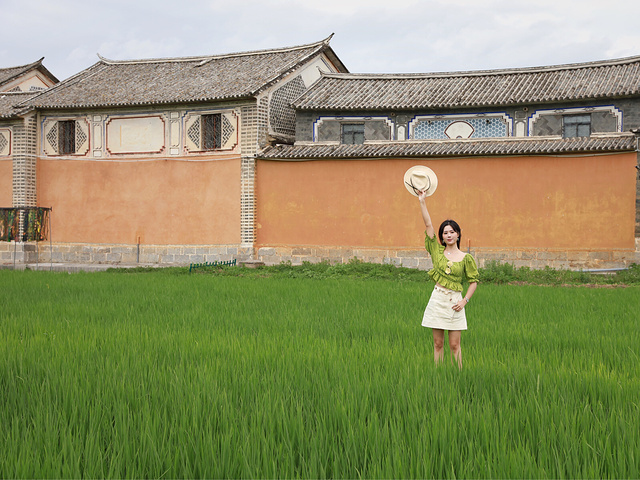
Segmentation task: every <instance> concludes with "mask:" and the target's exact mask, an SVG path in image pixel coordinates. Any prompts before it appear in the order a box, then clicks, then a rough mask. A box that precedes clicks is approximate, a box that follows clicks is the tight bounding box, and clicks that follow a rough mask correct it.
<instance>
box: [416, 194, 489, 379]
mask: <svg viewBox="0 0 640 480" xmlns="http://www.w3.org/2000/svg"><path fill="white" fill-rule="evenodd" d="M426 197H427V193H426V192H425V191H424V190H420V191H419V192H418V200H419V201H420V210H421V211H422V218H423V220H424V225H425V227H426V230H425V234H426V238H425V242H424V243H425V247H426V249H427V251H428V252H429V254H430V255H431V260H432V261H433V269H432V270H430V271H429V276H431V278H432V279H433V281H435V282H436V286H435V287H434V289H433V293H432V294H431V298H430V299H429V303H428V305H427V308H426V310H425V311H424V317H423V319H422V326H423V327H430V328H431V329H432V331H433V348H434V350H433V358H434V360H435V362H436V364H438V363H440V362H441V361H442V360H443V359H444V332H445V330H446V331H448V332H449V334H448V337H449V350H450V351H451V355H452V357H453V358H455V360H456V362H457V363H458V368H462V351H461V350H460V337H461V333H462V330H466V329H467V318H466V315H465V310H464V309H465V307H466V306H467V304H468V303H469V301H470V300H471V297H472V296H473V294H474V292H475V291H476V288H477V287H478V267H477V266H476V262H475V260H474V259H473V257H472V256H471V255H470V254H467V253H464V252H462V251H461V250H460V237H461V231H460V226H459V225H458V224H457V223H456V222H454V221H453V220H445V221H444V222H442V225H440V229H439V231H438V238H439V239H440V243H438V241H437V240H436V238H435V235H436V232H435V229H434V228H433V223H432V222H431V216H430V215H429V210H427V205H426V203H425V199H426ZM465 279H466V280H467V281H468V282H469V288H468V289H467V293H466V294H465V295H464V296H463V295H462V282H463V280H465Z"/></svg>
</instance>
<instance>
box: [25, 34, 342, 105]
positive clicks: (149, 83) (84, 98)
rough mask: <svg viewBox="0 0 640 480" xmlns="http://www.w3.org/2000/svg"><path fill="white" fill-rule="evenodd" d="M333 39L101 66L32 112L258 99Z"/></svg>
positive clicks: (51, 93)
mask: <svg viewBox="0 0 640 480" xmlns="http://www.w3.org/2000/svg"><path fill="white" fill-rule="evenodd" d="M330 39H331V37H329V38H327V39H325V40H322V41H320V42H316V43H313V44H308V45H302V46H298V47H289V48H280V49H274V50H262V51H254V52H244V53H235V54H227V55H214V56H203V57H183V58H168V59H151V60H128V61H113V60H107V59H105V58H102V57H101V58H100V61H99V62H97V63H96V64H94V65H93V66H91V67H89V68H87V69H86V70H84V71H82V72H80V73H78V74H77V75H74V76H73V77H70V78H69V79H67V80H65V81H63V82H61V83H59V84H58V85H56V86H55V87H53V88H51V89H49V90H48V91H47V92H44V93H43V94H41V95H39V96H38V97H37V98H34V99H32V100H31V101H28V102H25V107H30V108H87V107H105V106H131V105H153V104H166V103H185V102H186V103H188V102H202V101H217V100H230V99H238V98H247V97H251V96H254V95H256V94H257V93H258V92H260V91H261V89H263V88H265V87H267V86H269V85H270V84H271V83H272V82H274V81H276V80H277V79H279V78H280V77H281V76H282V75H284V74H286V73H287V72H289V71H290V70H292V69H294V68H295V67H296V66H297V65H299V64H300V62H302V61H304V60H306V59H308V58H311V57H313V56H315V55H318V54H320V53H321V52H326V53H327V54H328V55H329V56H330V57H331V58H332V59H334V60H335V61H336V63H337V64H338V66H339V68H342V69H343V70H344V71H347V70H346V68H344V66H343V65H342V63H341V62H340V60H339V59H338V58H337V56H335V54H334V53H333V51H332V50H331V48H330V47H329V40H330Z"/></svg>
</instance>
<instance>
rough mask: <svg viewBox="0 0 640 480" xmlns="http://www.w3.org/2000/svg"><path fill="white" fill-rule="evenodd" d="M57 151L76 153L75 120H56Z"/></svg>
mask: <svg viewBox="0 0 640 480" xmlns="http://www.w3.org/2000/svg"><path fill="white" fill-rule="evenodd" d="M58 153H59V154H60V155H69V154H73V153H76V122H75V120H63V121H60V122H58Z"/></svg>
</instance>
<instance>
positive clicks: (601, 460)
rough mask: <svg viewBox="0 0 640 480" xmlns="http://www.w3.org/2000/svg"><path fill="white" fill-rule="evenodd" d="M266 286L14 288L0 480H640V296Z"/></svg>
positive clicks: (349, 282) (202, 279)
mask: <svg viewBox="0 0 640 480" xmlns="http://www.w3.org/2000/svg"><path fill="white" fill-rule="evenodd" d="M307 276H309V277H314V275H307ZM263 277H264V275H260V274H256V273H252V274H251V275H250V276H246V277H239V276H214V275H197V274H195V275H186V274H171V273H169V272H165V271H158V272H152V273H149V272H132V273H125V274H123V273H112V272H107V273H93V274H82V273H80V274H72V275H68V274H59V273H49V272H29V271H26V272H13V271H1V270H0V300H1V302H0V305H1V310H0V389H1V390H0V391H2V396H1V397H0V477H1V478H34V477H37V478H59V477H66V478H69V477H73V478H79V477H110V478H114V477H117V478H125V477H126V478H131V477H135V478H201V477H207V478H212V477H233V478H258V477H260V478H265V477H269V478H292V477H313V478H322V477H333V478H359V477H364V478H427V477H429V478H431V477H438V478H454V477H467V478H515V477H518V478H523V477H524V478H638V476H639V475H640V470H639V467H638V466H639V465H640V362H639V357H640V330H639V328H638V318H639V314H638V312H640V287H638V286H630V287H627V288H581V287H548V286H531V285H526V286H514V285H508V284H505V285H497V284H482V285H481V286H480V287H479V289H478V291H477V294H476V295H475V296H474V297H473V301H472V302H471V304H470V305H469V306H468V307H467V315H468V318H469V325H470V330H469V331H467V332H465V333H464V334H463V337H462V348H463V361H464V368H463V370H462V371H461V372H460V371H458V369H457V368H456V367H454V366H452V365H450V364H448V363H447V364H446V365H443V366H440V367H438V368H436V367H435V366H434V365H433V360H432V354H433V353H432V352H433V347H432V344H431V342H432V340H431V334H430V331H429V330H427V329H424V328H422V327H421V326H420V321H421V319H422V312H423V309H424V306H425V304H426V301H427V299H428V296H429V294H430V291H431V289H432V287H433V284H432V283H431V284H428V283H426V282H423V281H414V280H415V279H412V278H410V275H409V276H407V277H406V278H404V277H397V278H395V279H393V280H390V279H384V278H382V279H361V278H346V277H345V278H339V277H337V278H323V279H317V278H284V277H278V276H270V277H267V278H263ZM447 356H448V352H447Z"/></svg>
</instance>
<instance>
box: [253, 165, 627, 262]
mask: <svg viewBox="0 0 640 480" xmlns="http://www.w3.org/2000/svg"><path fill="white" fill-rule="evenodd" d="M635 164H636V154H635V153H623V154H611V155H598V156H583V157H549V156H546V157H545V156H539V157H499V158H478V157H474V158H460V159H439V160H432V159H428V160H427V159H385V160H318V161H306V162H278V161H265V160H261V161H259V162H258V165H257V173H256V195H257V202H256V203H257V212H256V215H257V225H256V227H257V228H256V237H257V242H256V243H257V247H262V246H278V245H300V246H308V245H318V246H356V247H371V248H380V247H382V248H416V247H421V246H422V245H423V239H424V234H423V232H424V225H423V223H422V218H421V216H420V211H419V205H418V201H417V199H416V198H415V197H413V196H412V195H410V194H409V193H408V192H407V190H406V189H405V187H404V186H403V182H402V179H403V175H404V172H405V171H406V170H407V169H408V168H409V167H411V166H413V165H427V166H429V167H430V168H432V169H433V170H434V171H435V172H436V173H437V175H438V178H439V185H438V190H437V192H436V193H435V194H434V195H433V196H432V197H429V199H428V206H429V208H430V211H431V213H432V218H433V219H434V223H437V224H438V225H439V223H440V222H441V221H442V220H444V219H446V218H453V219H455V220H456V221H458V223H460V225H461V226H462V229H463V244H464V248H467V247H468V245H469V244H468V242H471V247H472V248H514V249H517V248H534V249H535V248H539V249H548V248H552V249H553V248H564V249H572V250H581V249H584V250H607V249H630V250H635V236H634V222H635V200H636V179H635V171H636V170H635V169H634V166H635Z"/></svg>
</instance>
